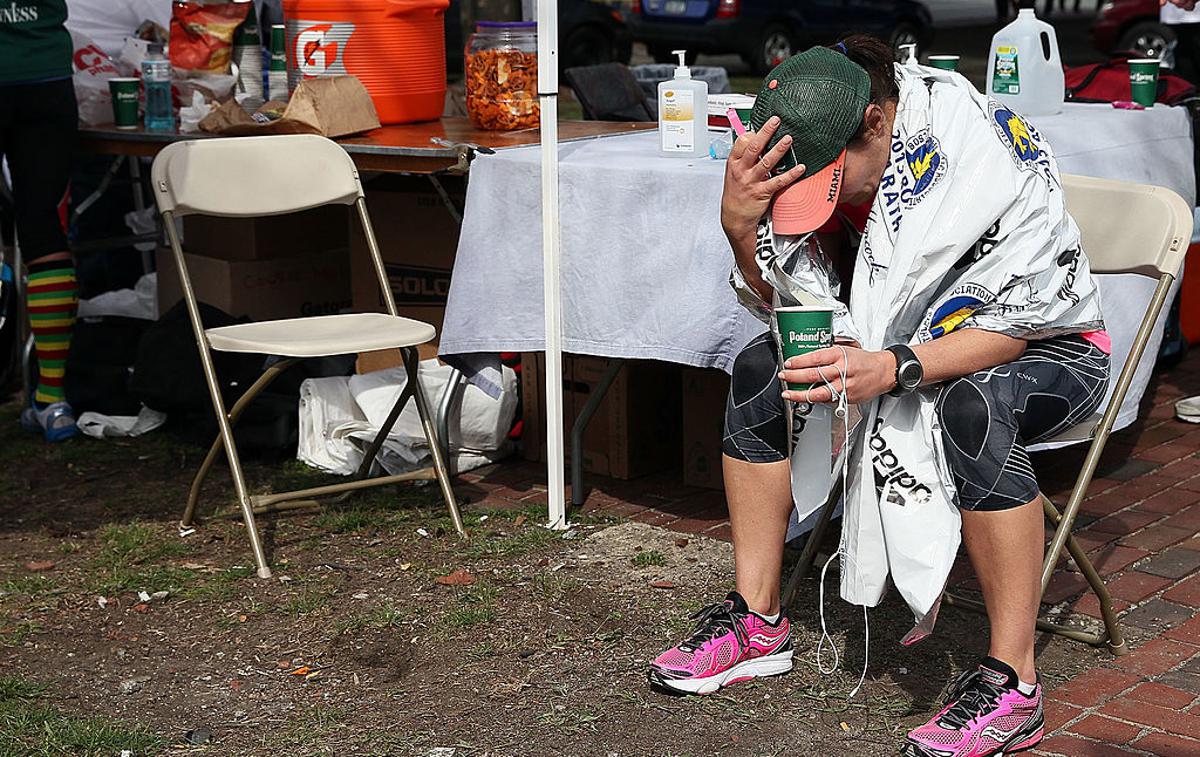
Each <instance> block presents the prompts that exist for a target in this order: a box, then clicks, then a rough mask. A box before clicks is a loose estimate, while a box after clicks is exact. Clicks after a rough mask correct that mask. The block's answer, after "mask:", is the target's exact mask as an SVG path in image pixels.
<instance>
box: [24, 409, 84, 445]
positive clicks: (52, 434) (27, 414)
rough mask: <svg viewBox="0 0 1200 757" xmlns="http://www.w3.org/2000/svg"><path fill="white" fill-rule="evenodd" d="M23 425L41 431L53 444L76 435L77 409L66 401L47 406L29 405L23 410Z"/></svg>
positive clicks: (25, 427) (26, 428) (27, 429)
mask: <svg viewBox="0 0 1200 757" xmlns="http://www.w3.org/2000/svg"><path fill="white" fill-rule="evenodd" d="M21 427H22V428H24V429H25V430H26V431H34V432H37V431H40V432H41V433H42V436H44V437H45V438H46V441H48V442H50V443H51V444H53V443H54V442H62V441H66V440H67V439H70V438H71V437H72V436H75V432H76V430H77V429H76V427H75V411H74V410H72V409H71V406H70V405H68V404H67V403H66V402H53V403H51V404H49V405H46V406H45V407H43V408H41V409H38V408H37V407H27V408H25V409H24V410H23V411H21Z"/></svg>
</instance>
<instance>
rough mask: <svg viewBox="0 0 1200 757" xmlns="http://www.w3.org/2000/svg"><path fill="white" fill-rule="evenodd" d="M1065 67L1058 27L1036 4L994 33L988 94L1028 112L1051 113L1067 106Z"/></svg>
mask: <svg viewBox="0 0 1200 757" xmlns="http://www.w3.org/2000/svg"><path fill="white" fill-rule="evenodd" d="M1063 90H1064V84H1063V69H1062V62H1061V61H1060V60H1059V57H1058V37H1056V36H1055V34H1054V27H1053V26H1051V25H1050V24H1047V23H1046V22H1044V21H1039V20H1038V19H1037V16H1036V15H1034V12H1033V9H1032V8H1022V9H1021V11H1020V12H1019V13H1018V14H1017V19H1016V20H1015V21H1013V22H1012V23H1011V24H1009V25H1008V26H1006V27H1004V28H1003V29H1001V30H1000V31H998V32H996V36H994V37H992V51H991V54H989V55H988V72H987V94H988V95H990V96H992V97H994V98H996V99H997V100H1000V101H1001V102H1003V103H1004V104H1005V105H1009V106H1011V107H1012V108H1013V109H1014V110H1016V111H1017V112H1018V113H1021V114H1022V115H1026V116H1049V115H1054V114H1055V113H1059V112H1061V111H1062V108H1063Z"/></svg>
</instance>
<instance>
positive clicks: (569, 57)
mask: <svg viewBox="0 0 1200 757" xmlns="http://www.w3.org/2000/svg"><path fill="white" fill-rule="evenodd" d="M561 57H562V63H561V66H562V68H564V69H566V68H575V67H576V66H595V65H599V64H601V63H612V62H613V42H612V40H611V39H609V36H608V34H607V33H605V31H604V30H603V29H601V28H600V27H598V26H580V27H578V28H576V29H572V30H571V33H570V34H568V35H567V38H566V39H565V40H563V49H562V51H561Z"/></svg>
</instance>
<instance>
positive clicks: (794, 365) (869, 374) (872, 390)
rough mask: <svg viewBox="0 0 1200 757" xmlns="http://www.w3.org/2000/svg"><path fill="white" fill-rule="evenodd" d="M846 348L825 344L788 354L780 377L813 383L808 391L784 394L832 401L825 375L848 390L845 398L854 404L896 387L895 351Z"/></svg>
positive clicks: (805, 399) (837, 386)
mask: <svg viewBox="0 0 1200 757" xmlns="http://www.w3.org/2000/svg"><path fill="white" fill-rule="evenodd" d="M845 351H846V352H845V355H844V356H843V354H842V348H840V347H826V348H824V349H820V350H814V351H812V352H809V353H806V354H804V355H797V356H796V357H792V358H788V359H787V361H785V362H784V364H783V365H784V370H782V371H780V372H779V378H781V379H783V380H784V381H789V382H792V383H796V384H813V387H812V388H811V389H809V390H807V391H790V390H786V391H784V393H783V398H784V399H785V400H791V401H793V402H832V401H833V393H832V392H830V391H829V387H828V386H826V384H825V380H826V379H829V382H830V383H831V384H832V385H833V387H834V389H836V390H837V391H838V392H842V391H845V392H846V401H847V402H850V403H851V404H858V403H860V402H868V401H870V400H873V399H875V398H876V397H878V396H879V395H881V394H885V393H887V392H890V391H891V390H892V389H893V388H895V386H896V357H895V355H893V354H892V353H890V352H888V351H887V350H881V351H879V352H870V351H867V350H860V349H858V348H857V347H845ZM839 369H840V371H839ZM843 373H844V374H845V376H846V380H845V382H843V381H842V374H843Z"/></svg>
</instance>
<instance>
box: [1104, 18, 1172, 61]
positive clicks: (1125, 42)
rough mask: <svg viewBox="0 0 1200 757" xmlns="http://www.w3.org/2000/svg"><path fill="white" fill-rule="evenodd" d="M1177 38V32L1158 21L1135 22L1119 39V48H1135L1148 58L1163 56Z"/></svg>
mask: <svg viewBox="0 0 1200 757" xmlns="http://www.w3.org/2000/svg"><path fill="white" fill-rule="evenodd" d="M1175 40H1176V37H1175V32H1173V31H1171V30H1170V29H1169V28H1168V27H1166V26H1164V25H1163V24H1160V23H1158V22H1157V21H1143V22H1141V23H1139V24H1134V25H1133V26H1131V27H1129V29H1128V30H1127V31H1126V32H1125V33H1124V34H1122V35H1121V38H1120V39H1119V40H1117V50H1133V51H1136V52H1137V54H1138V55H1141V56H1143V57H1146V58H1161V57H1162V55H1163V52H1164V51H1165V50H1166V49H1167V46H1168V45H1170V44H1171V43H1172V42H1174V41H1175Z"/></svg>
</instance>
